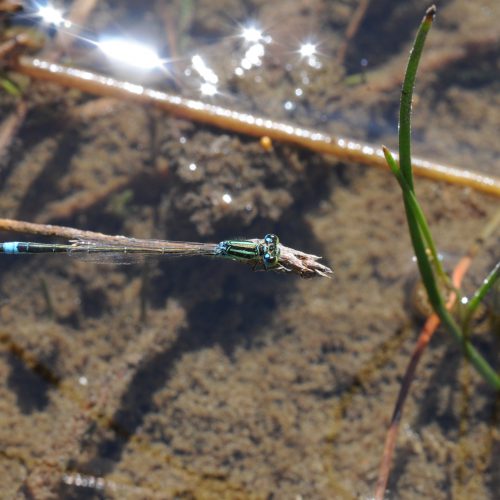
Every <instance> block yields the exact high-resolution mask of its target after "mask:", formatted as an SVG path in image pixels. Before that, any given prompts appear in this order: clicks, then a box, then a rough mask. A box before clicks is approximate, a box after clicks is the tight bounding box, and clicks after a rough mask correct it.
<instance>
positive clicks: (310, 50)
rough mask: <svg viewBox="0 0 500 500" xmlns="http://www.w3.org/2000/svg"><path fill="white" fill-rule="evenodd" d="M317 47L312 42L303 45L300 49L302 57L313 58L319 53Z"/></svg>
mask: <svg viewBox="0 0 500 500" xmlns="http://www.w3.org/2000/svg"><path fill="white" fill-rule="evenodd" d="M316 47H317V45H316V44H314V43H311V42H305V43H303V44H302V45H301V46H300V48H299V54H300V57H312V56H315V55H316V53H317V50H316Z"/></svg>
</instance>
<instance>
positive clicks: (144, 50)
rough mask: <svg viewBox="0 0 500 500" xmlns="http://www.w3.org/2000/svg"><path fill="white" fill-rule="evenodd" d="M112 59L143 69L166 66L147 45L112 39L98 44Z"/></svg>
mask: <svg viewBox="0 0 500 500" xmlns="http://www.w3.org/2000/svg"><path fill="white" fill-rule="evenodd" d="M97 46H98V47H99V49H100V50H102V52H104V54H106V55H107V56H108V57H109V58H110V59H114V60H116V61H119V62H122V63H124V64H127V65H129V66H135V67H137V68H141V69H146V70H148V69H154V68H160V67H162V66H163V65H164V64H165V61H164V60H162V59H161V58H160V57H159V56H158V54H157V53H156V52H155V51H154V50H153V49H152V48H151V47H148V46H147V45H143V44H142V43H138V42H135V41H129V40H121V39H119V38H110V39H107V40H102V41H100V42H98V43H97Z"/></svg>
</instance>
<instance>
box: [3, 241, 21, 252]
mask: <svg viewBox="0 0 500 500" xmlns="http://www.w3.org/2000/svg"><path fill="white" fill-rule="evenodd" d="M18 246H19V241H7V242H6V243H3V244H2V247H3V251H4V253H18V252H19V250H18Z"/></svg>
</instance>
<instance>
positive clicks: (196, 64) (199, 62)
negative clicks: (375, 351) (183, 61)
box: [191, 54, 219, 86]
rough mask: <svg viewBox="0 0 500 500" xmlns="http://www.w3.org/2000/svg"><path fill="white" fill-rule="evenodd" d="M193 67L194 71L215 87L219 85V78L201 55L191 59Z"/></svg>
mask: <svg viewBox="0 0 500 500" xmlns="http://www.w3.org/2000/svg"><path fill="white" fill-rule="evenodd" d="M191 65H192V66H193V69H194V70H195V71H196V72H197V73H198V74H199V75H200V76H201V77H202V78H203V80H205V81H206V82H207V83H211V84H212V85H214V86H215V85H217V83H218V82H219V77H218V76H217V75H216V74H215V72H214V71H213V70H212V69H211V68H209V67H208V66H207V65H206V63H205V61H204V60H203V58H202V57H201V56H200V55H199V54H196V55H194V56H193V57H192V58H191Z"/></svg>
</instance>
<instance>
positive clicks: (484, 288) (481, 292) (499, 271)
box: [463, 262, 500, 332]
mask: <svg viewBox="0 0 500 500" xmlns="http://www.w3.org/2000/svg"><path fill="white" fill-rule="evenodd" d="M498 278H500V262H498V263H497V265H496V266H495V267H494V268H493V269H492V270H491V272H490V273H489V274H488V276H486V278H485V279H484V281H483V283H482V285H481V286H480V287H479V288H478V289H477V290H476V292H475V293H474V295H473V296H472V298H471V299H470V301H469V303H468V304H467V308H466V310H465V316H464V321H463V325H464V327H463V328H464V331H466V332H467V331H468V330H469V324H470V320H471V318H472V315H473V314H474V312H475V311H476V309H477V307H478V306H479V304H480V303H481V301H482V300H483V299H484V297H485V295H486V294H487V293H488V292H489V291H490V289H491V287H492V286H493V285H494V284H495V283H496V282H497V281H498Z"/></svg>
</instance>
